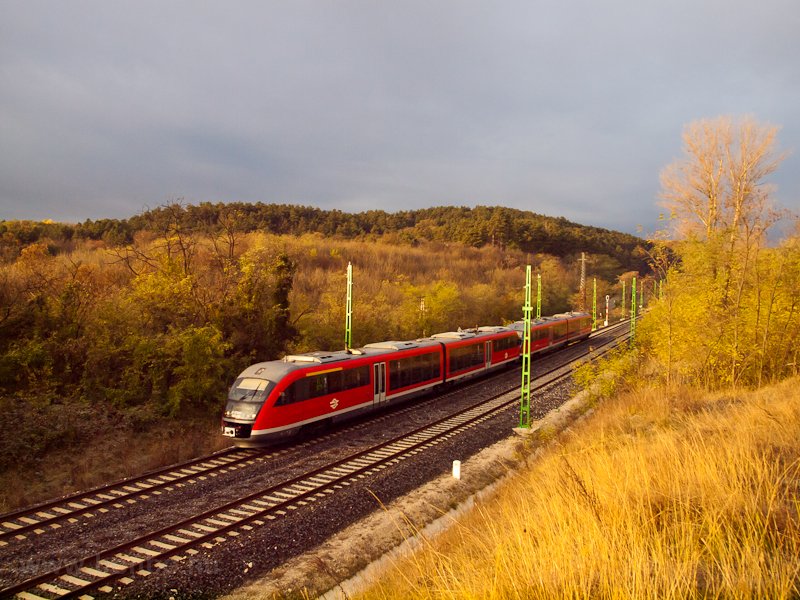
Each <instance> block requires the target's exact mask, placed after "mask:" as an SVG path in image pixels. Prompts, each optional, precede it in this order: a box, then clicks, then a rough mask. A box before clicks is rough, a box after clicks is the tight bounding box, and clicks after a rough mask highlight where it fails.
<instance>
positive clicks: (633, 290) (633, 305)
mask: <svg viewBox="0 0 800 600" xmlns="http://www.w3.org/2000/svg"><path fill="white" fill-rule="evenodd" d="M635 338H636V277H634V278H633V281H631V346H633V343H634V339H635Z"/></svg>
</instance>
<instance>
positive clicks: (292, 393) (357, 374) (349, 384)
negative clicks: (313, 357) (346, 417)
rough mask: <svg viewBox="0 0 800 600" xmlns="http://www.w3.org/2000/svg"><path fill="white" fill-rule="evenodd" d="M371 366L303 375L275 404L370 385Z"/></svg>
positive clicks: (279, 404) (309, 398)
mask: <svg viewBox="0 0 800 600" xmlns="http://www.w3.org/2000/svg"><path fill="white" fill-rule="evenodd" d="M369 382H370V379H369V366H363V367H356V368H354V369H346V370H342V371H333V372H331V373H321V374H319V375H310V376H308V377H303V378H302V379H298V380H297V381H295V382H294V383H292V384H291V385H290V386H289V387H288V388H286V390H285V391H284V392H283V393H282V394H281V395H280V398H278V400H277V402H275V406H283V405H285V404H294V403H295V402H303V401H304V400H311V399H312V398H319V397H320V396H326V395H328V394H338V393H341V392H346V391H347V390H352V389H355V388H357V387H361V386H364V385H369Z"/></svg>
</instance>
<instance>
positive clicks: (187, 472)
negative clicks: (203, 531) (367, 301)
mask: <svg viewBox="0 0 800 600" xmlns="http://www.w3.org/2000/svg"><path fill="white" fill-rule="evenodd" d="M613 327H614V326H611V327H609V328H606V329H604V330H602V332H603V333H607V332H610V331H612V329H613ZM599 333H601V332H600V331H598V332H596V334H599ZM596 334H593V335H596ZM498 376H499V377H502V376H503V374H502V373H501V374H499V375H498ZM461 389H463V388H459V390H461ZM459 390H456V391H450V392H446V393H444V394H441V395H437V396H436V397H433V398H431V399H428V400H424V401H422V402H417V403H414V404H412V405H409V406H406V407H401V408H398V409H396V410H395V411H392V412H389V413H385V414H381V415H373V416H371V418H369V419H368V420H367V421H357V422H354V423H352V424H349V425H346V426H344V427H341V428H337V429H336V430H334V431H331V432H329V433H326V434H324V435H322V436H318V437H316V438H314V439H311V440H308V441H304V442H301V443H299V444H296V445H294V446H292V447H291V448H287V447H283V448H280V447H276V448H275V449H269V450H254V449H240V448H235V447H229V448H225V449H223V450H220V451H217V452H215V453H212V454H210V455H207V456H202V457H199V458H195V459H192V460H189V461H186V462H183V463H178V464H174V465H170V466H168V467H165V468H163V469H158V470H156V471H151V472H149V473H145V474H143V475H141V476H138V477H130V478H126V479H123V480H120V481H116V482H114V483H110V484H107V485H104V486H100V487H97V488H93V489H90V490H87V491H82V492H78V493H75V494H71V495H69V496H65V497H62V498H58V499H55V500H52V501H49V502H45V503H40V504H37V505H35V506H32V507H27V508H24V509H20V510H17V511H13V512H9V513H6V514H3V515H0V547H2V546H7V545H9V544H12V543H14V542H15V541H23V540H25V539H27V538H28V537H29V536H31V535H40V534H43V533H46V532H47V531H48V530H53V529H57V528H61V527H64V526H67V525H74V524H77V523H79V522H80V521H81V520H85V519H92V518H95V517H96V516H98V515H101V514H105V513H108V512H110V511H112V510H120V509H124V508H126V507H130V506H131V505H133V504H136V503H137V502H140V501H146V500H148V499H149V498H151V497H158V496H161V495H163V494H166V493H170V492H173V491H175V490H177V489H181V488H183V487H185V486H187V485H192V484H194V483H198V482H202V481H205V480H207V479H208V478H209V477H219V476H220V475H224V474H225V473H228V472H230V471H232V470H235V469H241V468H246V467H248V466H250V465H253V464H255V463H258V462H263V461H265V460H270V459H272V458H274V457H276V456H280V455H283V454H286V453H289V452H291V451H297V450H301V449H303V448H306V447H308V446H309V445H312V444H315V443H321V442H324V441H326V440H329V439H330V438H331V437H338V436H345V435H347V434H348V433H351V432H353V431H356V430H358V429H361V428H364V427H366V426H368V425H372V424H374V423H379V422H380V421H383V420H386V419H390V418H397V417H398V416H402V415H403V414H405V413H407V412H411V411H416V410H420V409H421V408H422V409H424V406H425V405H426V404H427V403H441V402H442V400H443V399H446V398H447V396H449V395H451V394H454V393H459Z"/></svg>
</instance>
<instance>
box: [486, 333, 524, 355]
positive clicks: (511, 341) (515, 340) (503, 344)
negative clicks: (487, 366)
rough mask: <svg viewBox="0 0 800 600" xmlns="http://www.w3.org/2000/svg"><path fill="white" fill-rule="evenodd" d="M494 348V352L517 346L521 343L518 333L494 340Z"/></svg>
mask: <svg viewBox="0 0 800 600" xmlns="http://www.w3.org/2000/svg"><path fill="white" fill-rule="evenodd" d="M492 344H493V345H492V349H493V350H494V352H502V351H503V350H510V349H511V348H516V347H518V346H519V344H520V339H519V336H518V335H514V336H508V337H503V338H500V339H497V340H494V341H493V342H492Z"/></svg>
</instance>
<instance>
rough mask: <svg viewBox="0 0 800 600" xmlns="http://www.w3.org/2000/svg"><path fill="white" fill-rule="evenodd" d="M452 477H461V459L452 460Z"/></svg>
mask: <svg viewBox="0 0 800 600" xmlns="http://www.w3.org/2000/svg"><path fill="white" fill-rule="evenodd" d="M453 478H454V479H461V461H460V460H454V461H453Z"/></svg>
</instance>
